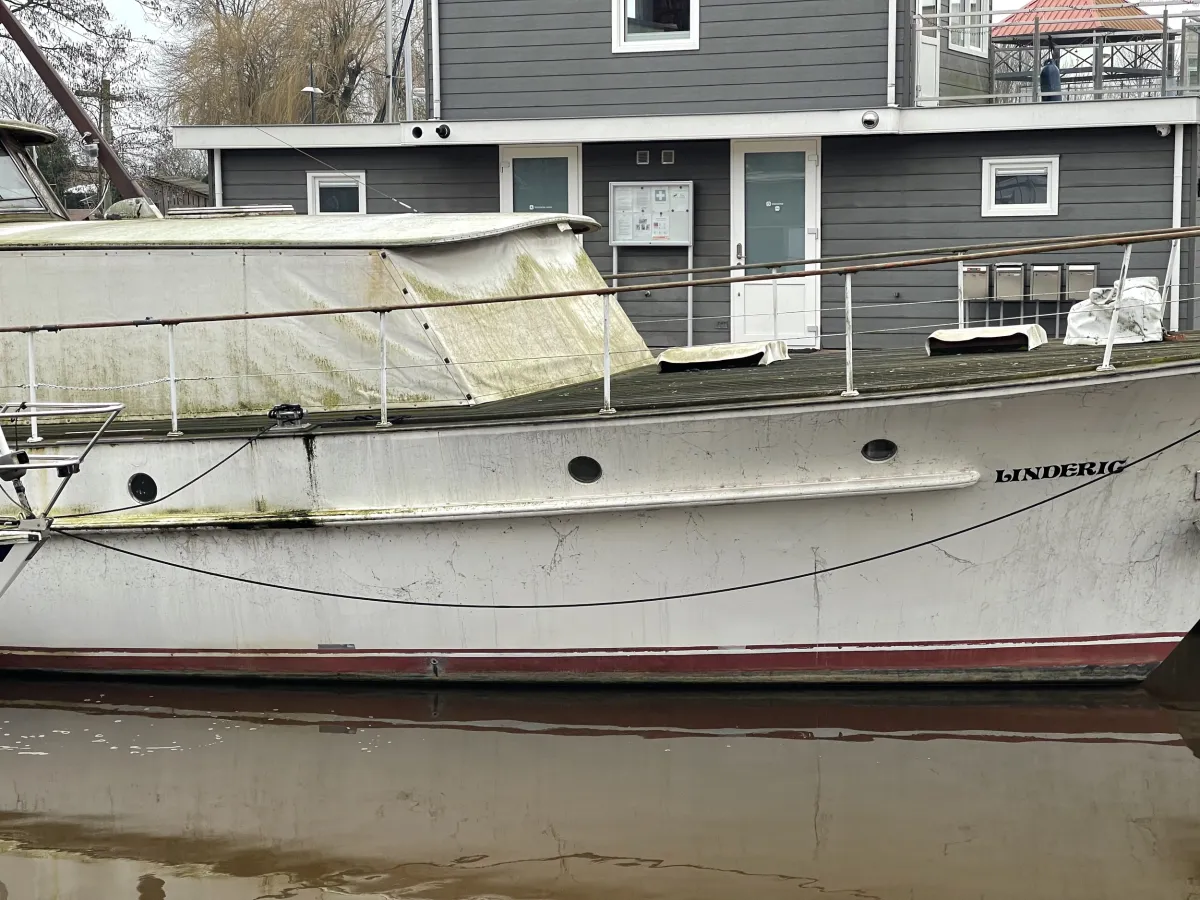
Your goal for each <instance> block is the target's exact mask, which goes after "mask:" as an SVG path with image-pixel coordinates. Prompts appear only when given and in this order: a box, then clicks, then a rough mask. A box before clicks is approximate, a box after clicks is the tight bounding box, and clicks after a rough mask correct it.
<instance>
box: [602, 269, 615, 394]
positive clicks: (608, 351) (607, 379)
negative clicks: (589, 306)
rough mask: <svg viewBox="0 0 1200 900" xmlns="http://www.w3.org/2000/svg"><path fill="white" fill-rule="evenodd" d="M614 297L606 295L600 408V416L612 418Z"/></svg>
mask: <svg viewBox="0 0 1200 900" xmlns="http://www.w3.org/2000/svg"><path fill="white" fill-rule="evenodd" d="M612 286H613V287H616V286H617V279H616V278H614V279H613V284H612ZM612 298H613V295H612V294H610V293H607V292H606V293H605V294H604V405H603V406H602V407H600V415H602V416H611V415H612V414H613V413H615V412H616V410H615V409H613V405H612V342H611V330H612V329H611V327H610V323H609V320H610V319H611V315H610V313H609V304H610V303H612Z"/></svg>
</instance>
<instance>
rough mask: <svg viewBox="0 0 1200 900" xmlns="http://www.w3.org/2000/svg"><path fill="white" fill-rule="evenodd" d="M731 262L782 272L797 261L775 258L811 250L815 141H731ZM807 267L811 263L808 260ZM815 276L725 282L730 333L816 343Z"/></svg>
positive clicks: (809, 254) (812, 254)
mask: <svg viewBox="0 0 1200 900" xmlns="http://www.w3.org/2000/svg"><path fill="white" fill-rule="evenodd" d="M733 155H734V178H733V191H732V195H733V196H732V200H733V210H732V212H733V215H732V216H731V219H732V223H733V234H732V240H733V244H734V248H733V249H734V253H733V256H734V260H733V262H734V264H735V265H740V266H741V270H740V271H741V272H742V273H744V274H746V275H764V274H772V273H776V274H782V273H785V272H794V271H797V270H799V269H802V268H804V266H803V265H798V264H795V263H793V264H792V265H774V264H776V263H786V262H789V261H793V260H806V259H815V258H816V256H817V255H818V250H817V243H818V242H817V238H818V233H817V229H816V227H815V226H814V225H813V223H815V222H816V221H817V220H818V212H817V210H818V209H819V207H818V206H817V198H818V196H819V194H818V191H817V184H816V179H817V174H816V153H815V146H814V145H813V144H812V143H811V142H771V143H761V142H737V143H735V144H734V148H733ZM810 267H812V266H810ZM819 297H820V291H819V286H818V285H817V284H816V283H815V279H808V278H803V279H800V278H791V279H781V280H775V279H769V280H765V281H756V282H748V283H745V284H735V285H733V286H732V297H731V301H732V318H731V323H730V324H731V331H732V333H733V339H734V340H735V341H761V340H786V341H787V342H788V344H790V345H792V346H797V347H815V346H816V345H817V340H818V317H817V307H818V300H819Z"/></svg>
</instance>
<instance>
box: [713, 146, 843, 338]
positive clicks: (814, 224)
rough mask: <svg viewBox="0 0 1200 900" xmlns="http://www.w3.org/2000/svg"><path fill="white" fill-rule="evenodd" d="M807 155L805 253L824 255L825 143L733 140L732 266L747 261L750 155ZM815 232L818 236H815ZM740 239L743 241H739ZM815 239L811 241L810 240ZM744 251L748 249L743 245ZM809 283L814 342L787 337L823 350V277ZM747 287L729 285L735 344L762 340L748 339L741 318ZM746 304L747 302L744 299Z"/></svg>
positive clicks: (811, 256) (815, 256)
mask: <svg viewBox="0 0 1200 900" xmlns="http://www.w3.org/2000/svg"><path fill="white" fill-rule="evenodd" d="M797 152H803V153H804V154H805V183H804V206H805V209H804V222H805V228H806V229H808V230H809V233H808V235H806V238H805V245H806V246H805V249H806V251H807V252H806V253H805V254H804V255H805V257H806V258H808V259H818V258H820V256H821V165H820V161H821V142H820V139H806V140H775V141H731V142H730V144H729V263H730V265H735V266H736V265H737V264H738V263H741V262H743V259H739V258H738V252H737V251H738V245H739V243H741V244H743V245H744V244H745V240H746V194H745V190H746V183H745V167H746V161H745V158H746V154H747V153H797ZM813 230H815V232H816V233H815V234H814V233H813ZM739 238H740V241H739ZM810 238H811V242H810V241H809V239H810ZM743 249H744V246H743ZM806 268H808V269H814V270H815V269H819V268H820V265H819V264H818V263H812V264H810V265H808V266H806ZM743 272H744V270H743V269H735V270H734V271H732V272H730V273H729V274H730V275H732V276H737V275H740V274H742V273H743ZM805 282H806V283H807V284H808V285H809V286H810V287H809V290H810V291H811V292H812V296H813V301H814V307H815V313H816V325H817V331H816V332H815V333H814V334H813V335H812V337H811V339H810V340H809V339H802V338H794V337H793V338H785V340H787V342H788V344H789V346H793V347H800V346H802V347H804V348H805V349H816V350H819V349H821V279H820V277H815V278H806V279H805ZM742 290H743V285H740V284H732V285H730V286H729V332H730V339H731V340H732V341H733V342H734V343H738V342H740V341H743V340H759V338H747V337H746V332H745V325H744V322H743V321H741V319H742V317H741V316H738V315H737V311H738V307H739V303H738V296H739V292H740V291H742ZM743 304H744V300H743Z"/></svg>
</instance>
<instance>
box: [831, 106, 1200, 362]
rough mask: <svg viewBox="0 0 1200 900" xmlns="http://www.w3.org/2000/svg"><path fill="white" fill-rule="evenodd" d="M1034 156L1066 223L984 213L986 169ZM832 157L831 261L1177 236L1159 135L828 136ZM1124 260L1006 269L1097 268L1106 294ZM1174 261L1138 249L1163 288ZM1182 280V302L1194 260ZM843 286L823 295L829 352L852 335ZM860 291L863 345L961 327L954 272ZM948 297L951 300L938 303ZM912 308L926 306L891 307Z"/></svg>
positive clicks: (1189, 208)
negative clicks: (1053, 172)
mask: <svg viewBox="0 0 1200 900" xmlns="http://www.w3.org/2000/svg"><path fill="white" fill-rule="evenodd" d="M1185 136H1186V142H1185V154H1184V159H1185V161H1186V162H1185V173H1184V183H1185V184H1189V183H1190V184H1192V185H1195V184H1196V183H1197V174H1196V133H1195V129H1188V130H1187V132H1186V135H1185ZM1029 156H1056V157H1058V160H1059V173H1058V175H1059V203H1058V214H1057V215H1055V216H1031V217H1015V218H1008V217H1000V218H988V217H985V216H984V215H982V208H981V203H982V185H981V170H982V166H983V160H984V159H987V158H992V157H1029ZM824 158H825V171H824V173H823V178H822V199H823V223H822V224H823V229H824V235H825V239H824V242H823V244H822V252H823V253H824V254H825V255H826V256H839V255H846V254H853V253H870V252H873V251H878V250H881V249H923V248H936V247H950V246H955V245H962V244H971V243H987V242H1001V241H1017V240H1026V239H1029V240H1041V239H1043V238H1059V237H1073V236H1077V235H1084V234H1103V233H1115V232H1122V231H1137V230H1145V229H1153V228H1169V227H1170V226H1171V217H1172V174H1173V163H1174V141H1173V140H1171V139H1169V138H1163V137H1160V136H1159V135H1158V133H1157V132H1156V131H1155V129H1154V128H1147V127H1143V128H1111V129H1087V130H1084V129H1076V130H1056V131H1038V132H1012V133H1003V132H1001V133H992V134H981V135H922V136H914V137H894V138H891V137H890V138H886V139H884V144H883V145H881V142H880V141H879V140H876V139H871V138H830V139H829V140H827V141H826V142H825V151H824ZM1189 195H1190V196H1189ZM1195 206H1196V203H1195V191H1194V190H1193V191H1191V192H1185V206H1184V209H1183V211H1182V213H1183V215H1182V218H1183V223H1184V224H1185V225H1187V224H1189V223H1194V222H1195V221H1196V219H1195V215H1196V209H1195ZM1122 253H1123V251H1122V250H1121V248H1119V247H1102V248H1093V249H1088V250H1081V251H1074V252H1063V253H1057V254H1043V255H1040V256H1037V257H1025V258H1015V259H1012V260H1002V261H1001V262H1022V263H1025V264H1027V265H1031V264H1034V263H1037V264H1058V265H1070V264H1084V265H1088V264H1091V265H1095V266H1096V267H1097V281H1098V284H1100V285H1106V284H1107V285H1111V284H1112V283H1113V282H1114V281H1115V280H1116V279H1117V276H1118V274H1119V271H1120V265H1121V257H1122ZM1169 253H1170V250H1169V247H1168V246H1167V245H1166V244H1165V243H1156V244H1146V245H1142V246H1137V247H1135V248H1134V250H1133V255H1132V257H1131V261H1130V269H1131V273H1132V274H1134V275H1156V276H1158V277H1159V278H1160V279H1162V278H1163V277H1164V275H1165V271H1166V267H1167V262H1168V256H1169ZM1180 281H1181V287H1182V290H1181V296H1182V297H1184V298H1188V297H1192V296H1194V295H1195V293H1196V292H1195V289H1194V287H1193V285H1194V284H1195V282H1196V275H1195V260H1194V257H1193V256H1192V255H1191V254H1184V256H1183V258H1182V271H1181V275H1180ZM838 282H840V279H826V280H825V283H824V285H823V286H822V287H823V291H822V293H823V297H822V301H823V302H822V306H823V310H824V321H823V323H822V329H821V330H822V333H824V334H827V335H830V337H829V338H828V339H826V340H825V341H824V342H823V343H824V346H828V347H833V346H841V345H842V344H841V340H840V339H838V338H835V337H832V335H834V334H836V333H839V332H841V331H842V330H843V328H842V321H841V307H842V294H841V285H840V283H838ZM854 288H855V301H856V303H858V304H862V305H863V306H864V307H870V306H876V307H877V308H876V309H867V308H864V309H862V310H860V311H858V312H856V313H855V333H856V335H858V336H857V337H856V339H855V346H861V347H864V348H866V347H897V346H913V345H914V344H915V343H920V341H922V340H924V338H925V336H926V335H927V334H928V333H929V332H930V331H933V330H934V329H936V328H939V327H947V326H951V327H952V326H953V324H954V323H955V322H956V321H957V315H958V310H957V293H958V270H957V266H956V265H955V264H947V265H940V266H934V267H928V268H912V269H899V270H895V271H892V272H884V273H870V274H863V275H860V276H858V277H857V278H856V280H855V285H854ZM939 298H941V299H942V300H943V301H944V302H941V303H937V302H932V303H931V302H929V301H936V300H937V299H939ZM909 301H917V302H911V303H910V304H909V305H897V306H887V304H904V303H906V302H909ZM1184 309H1185V311H1186V309H1187V304H1185V305H1184ZM1185 322H1186V319H1185ZM872 332H873V333H872ZM1051 337H1053V332H1051Z"/></svg>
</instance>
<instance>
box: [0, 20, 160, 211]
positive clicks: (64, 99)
mask: <svg viewBox="0 0 1200 900" xmlns="http://www.w3.org/2000/svg"><path fill="white" fill-rule="evenodd" d="M0 25H3V26H4V28H5V30H6V31H7V32H8V33H9V34H10V35H11V36H12V39H13V41H14V42H15V43H16V45H17V47H18V48H19V49H20V50H21V52H22V53H24V54H25V58H26V59H27V60H29V64H30V65H31V66H33V70H34V71H35V72H37V74H38V77H39V78H41V79H42V83H43V84H45V85H46V87H47V88H48V89H49V91H50V93H51V94H53V95H54V99H55V100H57V101H58V105H59V106H61V107H62V109H63V112H65V113H66V114H67V118H68V119H70V120H71V124H72V125H74V126H75V129H76V130H77V131H78V132H79V136H80V137H82V138H83V140H84V141H85V142H86V143H94V144H97V145H98V148H99V163H100V165H101V166H103V167H104V171H105V172H107V173H108V178H109V180H110V181H111V182H112V184H113V187H115V188H116V189H117V190H118V191H119V192H120V194H121V196H122V197H124V198H125V199H127V200H129V199H132V198H134V197H141V198H142V199H143V200H147V201H149V200H150V198H149V197H147V196H146V192H145V191H143V190H142V186H141V185H140V184H138V183H137V182H136V181H134V180H133V176H132V175H130V174H129V170H128V169H126V168H125V164H124V163H122V162H121V160H120V158H119V157H118V156H117V154H116V153H115V152H113V148H112V146H111V145H110V144H109V143H108V141H107V140H105V138H104V135H103V133H101V131H100V129H99V128H97V127H96V123H95V122H93V121H92V117H91V116H89V115H88V113H87V110H86V109H84V108H83V104H82V103H80V102H79V98H78V97H76V96H75V94H74V93H72V92H71V89H70V88H69V87H67V85H66V83H65V82H64V81H63V80H62V78H60V77H59V75H58V72H56V71H55V70H54V66H52V65H50V60H48V59H46V56H45V54H44V53H42V48H41V47H39V46H38V45H37V43H35V42H34V40H33V38H32V36H30V34H29V32H28V31H26V30H25V26H24V25H22V24H21V23H20V22H18V21H17V18H16V16H14V15H13V13H12V10H11V9H9V8H8V5H7V4H6V3H5V2H4V0H0Z"/></svg>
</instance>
